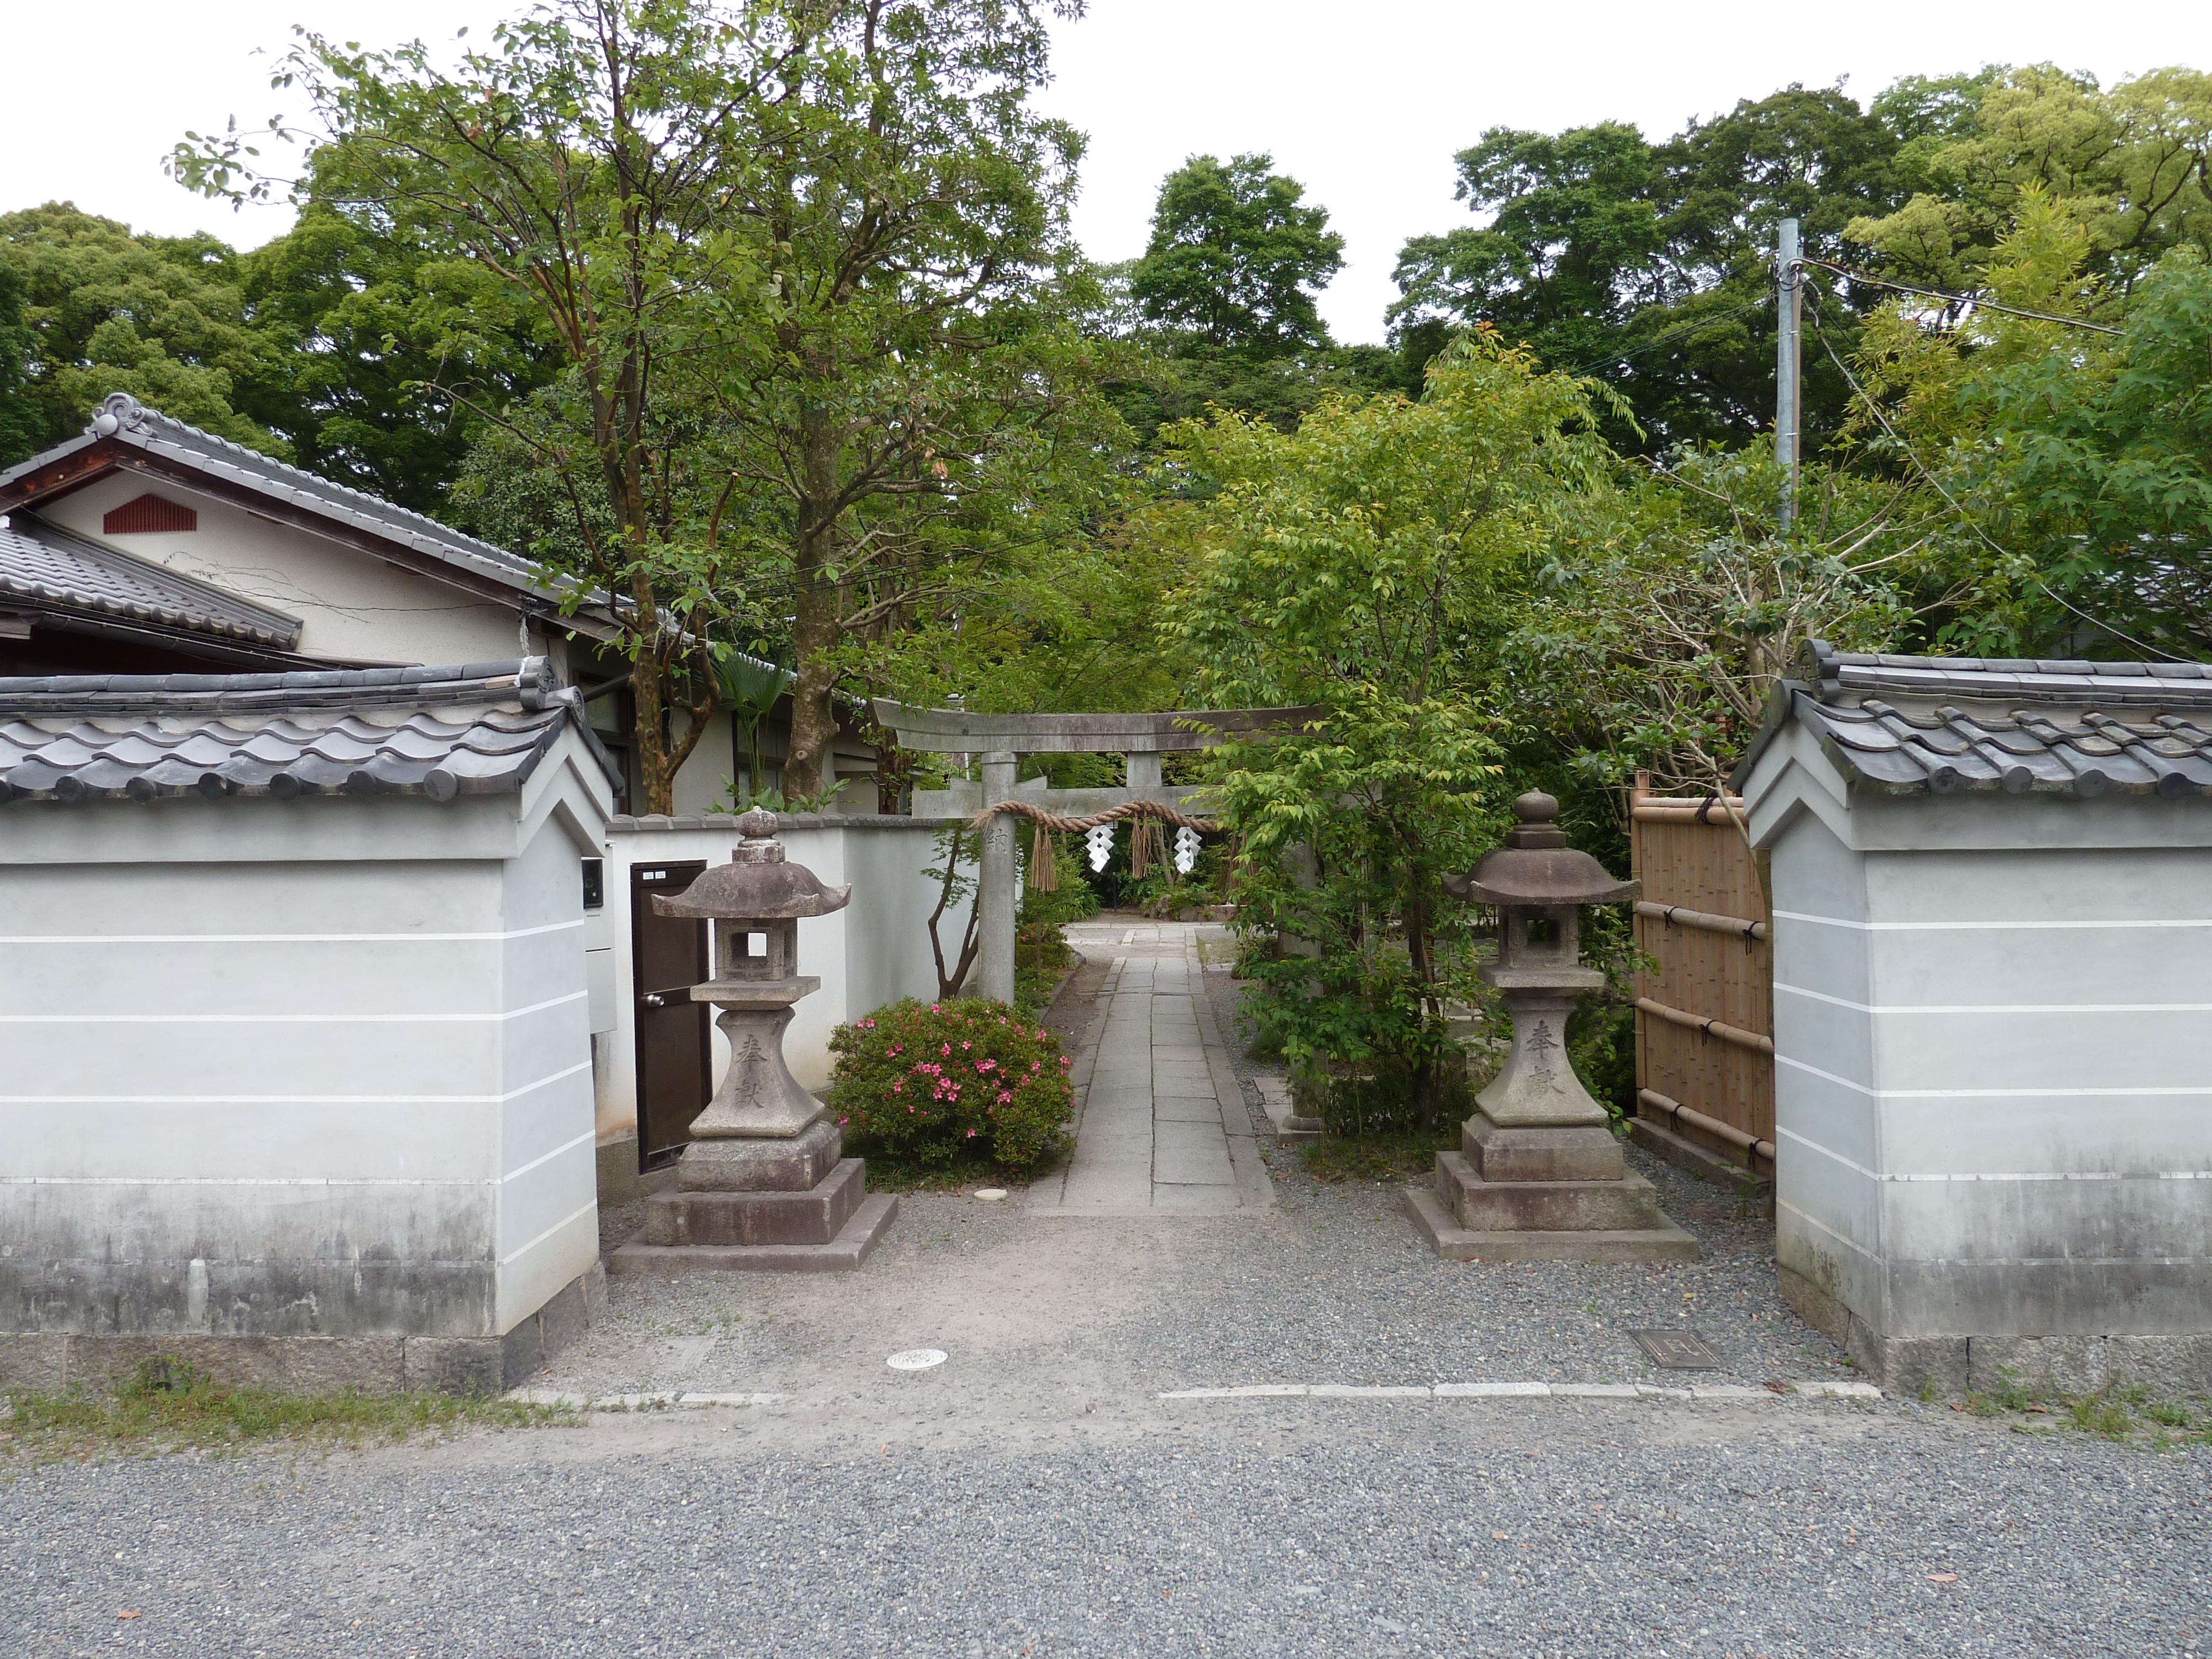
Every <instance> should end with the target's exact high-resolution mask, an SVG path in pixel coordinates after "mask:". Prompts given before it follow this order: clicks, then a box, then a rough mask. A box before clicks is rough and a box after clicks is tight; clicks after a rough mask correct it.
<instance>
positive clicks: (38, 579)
mask: <svg viewBox="0 0 2212 1659" xmlns="http://www.w3.org/2000/svg"><path fill="white" fill-rule="evenodd" d="M10 599H15V600H18V601H21V602H23V603H26V604H28V605H35V606H37V607H39V608H40V609H42V610H44V609H54V610H62V611H76V612H80V613H83V614H86V615H90V616H99V617H116V618H118V619H120V620H124V621H128V622H138V623H151V624H154V625H156V626H159V627H162V628H173V629H183V630H185V631H186V632H189V633H194V634H206V635H212V636H214V637H215V638H217V639H226V640H242V641H246V642H248V643H250V644H253V645H259V646H266V647H270V648H272V649H275V650H279V651H288V650H289V649H291V648H292V647H293V646H294V645H295V643H296V642H297V641H298V640H299V637H300V623H299V622H298V621H297V619H295V618H294V617H288V616H286V615H284V613H283V611H271V610H270V609H269V608H268V607H267V606H266V605H256V604H255V603H253V601H252V600H251V599H241V598H240V597H239V596H238V595H237V594H235V593H228V592H224V591H223V590H222V588H219V587H216V586H210V584H208V583H206V582H203V581H197V580H194V579H193V578H191V577H190V576H185V575H180V574H178V573H177V572H176V571H173V570H167V569H164V568H162V567H161V566H160V565H158V564H155V563H153V562H150V561H149V560H146V559H141V558H137V557H135V556H132V555H131V554H129V553H125V552H124V551H122V550H120V549H118V548H112V547H102V546H101V545H100V544H98V543H97V542H92V541H88V540H87V539H86V538H83V537H82V536H78V535H76V534H74V533H72V532H70V531H67V530H64V529H63V528H62V527H61V526H59V525H53V524H48V523H46V522H45V521H44V520H40V519H38V518H36V517H34V516H33V515H32V514H29V513H18V514H15V516H14V518H13V519H12V520H9V524H8V526H7V527H5V528H0V608H5V606H6V605H7V603H8V601H9V600H10Z"/></svg>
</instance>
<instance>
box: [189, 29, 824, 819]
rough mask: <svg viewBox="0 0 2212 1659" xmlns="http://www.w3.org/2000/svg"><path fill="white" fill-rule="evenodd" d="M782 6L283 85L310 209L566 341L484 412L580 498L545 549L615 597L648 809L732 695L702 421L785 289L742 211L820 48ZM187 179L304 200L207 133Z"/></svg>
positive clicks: (377, 60)
mask: <svg viewBox="0 0 2212 1659" xmlns="http://www.w3.org/2000/svg"><path fill="white" fill-rule="evenodd" d="M783 14H784V9H783V8H767V7H757V8H752V9H748V10H747V11H745V12H744V13H741V14H736V15H732V14H728V13H725V12H724V11H723V10H721V9H718V8H714V7H712V6H708V5H685V4H680V3H660V0H562V3H558V4H555V5H551V6H548V7H545V8H544V9H539V10H537V11H534V12H532V13H531V14H530V15H527V16H526V17H524V18H522V19H520V20H518V21H510V22H507V23H503V24H501V25H500V26H499V27H498V28H497V29H496V30H495V33H494V36H493V40H492V42H491V44H490V45H489V46H488V47H484V48H481V49H471V50H470V51H467V52H465V53H463V54H462V56H461V58H460V59H459V64H457V66H456V67H455V68H454V69H453V70H445V69H443V68H441V67H440V66H439V65H438V64H437V63H436V61H435V60H434V58H433V57H432V55H431V54H430V53H429V52H428V50H427V49H426V48H425V47H424V46H422V43H421V42H419V41H417V42H414V43H411V44H410V45H407V46H400V47H398V48H395V49H393V50H391V51H387V52H364V51H362V50H360V49H358V48H356V47H354V46H349V45H343V44H341V43H338V42H336V41H333V40H327V39H325V38H324V37H322V36H319V35H316V34H313V33H307V34H304V35H303V37H302V41H301V45H300V46H298V47H296V48H295V50H294V51H293V52H291V53H290V54H289V56H288V58H286V59H285V60H284V63H283V67H282V68H281V69H280V70H279V72H278V74H277V76H276V80H277V82H278V83H279V84H283V85H290V84H294V83H296V84H297V85H299V86H300V87H301V88H303V89H304V90H305V92H306V93H307V97H308V100H309V102H310V105H311V106H312V108H313V112H314V120H315V125H316V128H317V131H315V132H314V133H313V135H312V139H313V144H314V149H313V155H312V169H313V170H312V174H311V179H312V184H310V181H309V180H308V179H302V180H300V181H298V182H296V183H295V185H293V187H292V188H293V190H294V193H295V195H297V196H302V197H305V196H308V195H313V196H314V197H319V198H320V199H322V200H323V201H325V202H326V203H328V204H331V205H333V206H335V207H337V208H339V209H340V210H343V211H346V212H349V213H350V214H356V215H360V216H366V217H368V219H369V220H370V221H372V222H379V221H384V222H390V223H391V224H392V226H393V227H394V228H395V231H396V234H398V236H399V237H400V238H401V239H402V240H405V241H409V242H411V243H413V244H416V245H417V246H428V247H434V248H441V247H449V248H453V249H455V250H457V251H459V252H462V253H464V254H465V256H466V257H467V258H469V259H470V260H471V261H472V262H474V264H476V265H477V267H479V268H480V270H482V271H483V272H484V273H487V274H488V275H489V276H492V277H493V278H495V280H496V282H497V283H498V284H499V285H500V286H501V288H502V289H504V290H505V291H506V294H507V296H508V299H509V304H510V306H511V307H513V308H516V309H522V310H526V311H527V312H528V313H529V314H530V316H531V317H532V320H533V325H534V328H535V329H536V330H538V331H543V333H544V335H545V336H546V337H550V339H551V340H552V341H553V342H555V343H556V344H557V348H558V351H559V356H560V373H559V374H557V375H556V376H555V377H553V378H552V380H550V382H549V383H548V384H547V385H546V386H545V387H544V389H543V390H542V391H541V392H538V394H537V395H535V396H533V397H532V398H527V399H524V400H520V401H519V402H518V403H515V404H510V405H508V406H507V407H506V408H504V409H493V408H489V407H483V408H480V409H479V410H478V412H479V413H480V414H481V415H482V416H484V417H485V418H486V419H487V420H490V421H494V422H497V423H498V424H499V426H500V428H501V432H502V433H503V435H504V437H505V439H506V441H507V442H509V443H510V444H511V445H512V446H513V448H514V450H515V451H516V452H517V453H519V455H520V457H524V458H526V459H527V463H528V465H529V467H530V469H531V470H532V471H534V472H535V473H536V474H538V476H539V477H540V479H541V481H542V483H541V485H540V486H539V487H540V488H542V489H545V490H548V491H551V492H557V494H558V495H559V496H560V497H562V498H563V499H564V500H565V501H566V503H567V505H568V508H569V513H568V525H567V526H565V529H566V532H567V533H566V534H565V535H564V536H562V537H561V538H548V539H547V542H546V543H545V544H544V547H543V548H542V549H541V550H543V551H545V552H549V553H558V552H561V551H562V550H567V551H568V552H569V553H570V554H571V555H572V556H574V559H575V561H576V562H575V564H574V567H573V568H572V574H574V575H575V576H576V577H579V578H581V579H582V580H580V582H579V583H577V584H576V585H575V586H572V587H571V588H570V589H569V590H568V592H569V595H570V597H571V600H572V602H575V601H580V599H581V597H582V595H583V594H584V593H585V592H587V591H588V590H589V589H590V588H592V587H601V588H604V589H605V590H606V591H608V592H611V593H612V594H613V595H614V596H615V601H616V605H617V615H618V616H619V617H620V618H621V620H622V623H623V629H624V633H623V649H624V651H625V653H626V654H627V655H628V656H629V659H630V661H631V665H632V669H631V680H630V687H631V691H632V694H633V696H634V697H635V706H636V711H637V741H638V757H639V769H640V772H641V782H642V784H643V793H644V797H645V800H644V805H645V807H646V810H647V811H667V810H668V809H669V806H670V804H671V795H672V787H673V781H674V777H675V774H676V771H677V769H678V768H679V767H680V766H681V765H682V764H683V763H684V760H685V759H686V758H687V757H689V755H690V751H691V750H692V749H693V748H694V747H695V746H696V744H697V742H698V740H699V738H700V736H701V735H702V732H704V730H705V726H706V717H707V715H708V714H709V713H710V712H711V711H712V709H713V708H714V698H715V682H714V677H713V675H712V674H711V673H709V672H707V671H706V667H707V664H706V661H705V658H704V654H703V653H704V645H705V641H706V638H707V636H708V625H709V624H710V623H711V622H712V620H713V618H714V612H715V609H716V597H715V596H716V589H717V587H718V586H719V585H720V583H722V582H723V581H725V580H731V579H732V578H733V577H734V574H735V572H734V568H732V565H731V562H730V561H729V560H728V559H727V558H726V556H725V555H724V552H723V550H721V549H720V547H719V545H718V543H717V537H716V534H715V531H716V530H717V529H718V528H719V524H720V520H719V517H718V516H717V515H715V514H714V513H713V512H712V511H711V507H712V505H713V503H714V501H715V500H716V498H717V495H718V494H719V493H720V489H722V487H723V479H724V477H725V476H726V470H725V465H724V461H723V459H722V457H721V455H720V452H719V450H718V449H717V448H716V447H715V445H714V440H713V437H712V435H711V434H710V431H709V428H708V424H707V422H706V421H705V420H704V418H703V412H704V410H705V408H706V405H707V394H708V386H709V385H710V383H711V381H712V379H713V374H714V369H713V368H712V367H711V366H710V365H711V364H712V363H713V362H714V359H715V356H716V353H717V349H718V348H719V347H720V345H721V344H722V343H723V335H724V329H725V325H726V318H725V316H724V308H723V306H722V301H721V296H722V295H724V294H725V293H735V292H741V291H744V290H745V289H757V288H758V287H759V286H760V285H761V284H762V283H763V281H764V280H765V273H764V271H763V266H762V264H761V263H760V261H759V259H758V258H757V257H756V256H757V254H759V253H760V252H763V250H761V249H759V248H758V247H757V246H755V245H754V244H753V243H752V242H750V241H749V240H747V239H746V238H745V237H744V236H743V235H741V234H738V231H737V229H736V228H734V222H735V221H736V220H737V219H738V217H739V216H740V213H741V210H740V208H739V203H740V201H741V199H742V187H741V185H740V182H739V181H740V178H741V176H742V175H744V173H745V171H746V169H747V168H748V167H749V166H750V164H751V162H752V161H753V160H754V150H753V149H752V146H753V145H754V144H755V143H757V139H758V136H759V134H758V128H757V124H756V123H754V117H755V116H756V115H757V112H758V111H760V110H761V109H762V108H763V107H764V106H768V105H770V104H773V103H775V102H776V101H777V100H781V99H784V98H786V97H787V95H789V88H790V84H791V83H790V82H787V81H786V80H785V79H784V77H785V76H787V75H791V74H793V73H796V72H797V71H798V70H799V69H800V68H801V67H802V66H803V64H804V62H805V53H806V46H805V37H803V36H802V35H801V34H799V33H797V32H796V28H795V27H779V25H780V24H781V23H784V22H790V23H792V24H793V25H794V26H796V25H799V24H802V23H803V22H804V17H803V16H799V17H793V18H788V19H787V18H786V17H785V16H784V15H783ZM172 166H173V169H174V171H175V172H176V173H177V175H178V177H179V179H182V180H184V181H185V182H186V183H187V184H190V185H194V186H196V187H197V188H200V189H202V190H204V191H209V192H210V193H213V194H217V195H228V196H231V197H260V196H267V195H270V194H271V193H274V192H275V191H276V190H278V189H280V188H282V187H283V185H282V181H280V180H277V179H274V178H272V177H271V176H270V174H268V173H266V172H265V171H264V170H263V169H262V168H261V166H260V162H259V159H258V152H257V150H256V149H255V146H254V144H253V143H252V142H251V141H250V139H249V137H247V136H245V135H241V134H239V133H238V132H236V131H230V132H227V133H225V134H222V135H219V136H217V137H199V136H198V135H188V136H187V138H186V140H185V143H183V144H181V145H179V148H178V149H177V150H176V152H175V154H174V155H173V158H172ZM443 333H444V337H446V338H447V339H453V338H459V339H464V340H465V339H467V338H471V337H475V336H476V333H477V319H476V318H475V317H474V316H473V315H472V314H471V313H466V312H461V313H454V314H453V315H451V316H449V317H448V318H447V319H446V326H445V329H444V331H443ZM678 712H681V713H682V714H684V715H685V716H687V719H686V720H685V721H684V724H683V726H682V727H681V729H679V728H678V722H677V721H676V720H675V719H674V715H675V714H677V713H678Z"/></svg>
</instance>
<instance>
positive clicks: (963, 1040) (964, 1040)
mask: <svg viewBox="0 0 2212 1659" xmlns="http://www.w3.org/2000/svg"><path fill="white" fill-rule="evenodd" d="M960 1046H961V1047H962V1048H974V1047H975V1044H974V1043H972V1042H969V1041H968V1039H967V1038H966V1037H962V1038H961V1039H960ZM951 1052H952V1051H951V1049H950V1048H947V1049H946V1050H945V1053H946V1054H951Z"/></svg>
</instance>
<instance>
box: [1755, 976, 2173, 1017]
mask: <svg viewBox="0 0 2212 1659" xmlns="http://www.w3.org/2000/svg"><path fill="white" fill-rule="evenodd" d="M1774 988H1775V989H1776V990H1778V991H1787V992H1789V993H1790V995H1792V996H1796V997H1809V998H1811V999H1812V1000H1814V1001H1815V1002H1825V1003H1828V1004H1830V1005H1832V1006H1834V1007H1838V1008H1849V1009H1850V1010H1851V1011H1852V1012H1855V1013H1861V1014H2212V1002H2019V1003H2012V1002H1894V1003H1872V1002H1853V1001H1851V1000H1850V999H1849V998H1848V997H1832V996H1830V995H1829V994H1827V993H1826V991H1808V990H1807V989H1806V988H1805V987H1803V986H1802V985H1785V984H1784V983H1783V982H1782V981H1780V980H1776V981H1774Z"/></svg>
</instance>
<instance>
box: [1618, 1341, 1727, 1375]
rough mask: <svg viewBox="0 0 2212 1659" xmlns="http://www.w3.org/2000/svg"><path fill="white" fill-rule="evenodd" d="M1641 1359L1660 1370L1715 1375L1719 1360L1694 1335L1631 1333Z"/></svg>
mask: <svg viewBox="0 0 2212 1659" xmlns="http://www.w3.org/2000/svg"><path fill="white" fill-rule="evenodd" d="M1629 1335H1631V1336H1632V1337H1634V1338H1635V1339H1636V1346H1638V1347H1639V1348H1641V1349H1643V1350H1644V1357H1645V1358H1648V1359H1650V1362H1651V1363H1652V1364H1655V1365H1656V1366H1658V1367H1659V1368H1660V1369H1661V1370H1669V1371H1717V1370H1720V1368H1721V1357H1720V1355H1719V1353H1718V1352H1716V1351H1715V1349H1714V1347H1713V1345H1712V1344H1711V1343H1710V1342H1708V1341H1706V1340H1705V1338H1704V1337H1702V1336H1699V1334H1697V1333H1696V1332H1695V1331H1631V1332H1629Z"/></svg>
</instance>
